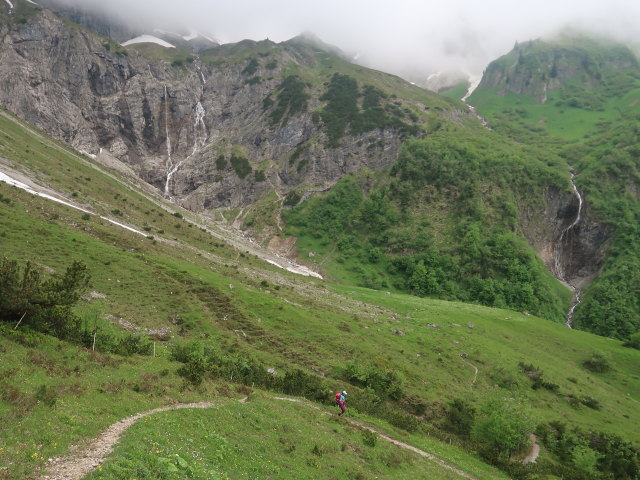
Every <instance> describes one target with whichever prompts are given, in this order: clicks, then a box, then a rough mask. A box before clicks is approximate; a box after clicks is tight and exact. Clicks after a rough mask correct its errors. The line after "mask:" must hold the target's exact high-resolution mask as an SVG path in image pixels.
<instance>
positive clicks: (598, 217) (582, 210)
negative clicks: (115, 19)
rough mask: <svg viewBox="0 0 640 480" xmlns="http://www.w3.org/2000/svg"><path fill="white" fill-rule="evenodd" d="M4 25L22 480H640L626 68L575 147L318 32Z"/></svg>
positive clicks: (24, 13)
mask: <svg viewBox="0 0 640 480" xmlns="http://www.w3.org/2000/svg"><path fill="white" fill-rule="evenodd" d="M0 12H1V14H0V35H1V37H2V42H0V102H1V104H2V105H3V108H5V109H3V110H0V178H2V179H3V181H2V182H0V251H2V255H1V258H0V289H1V294H0V356H1V358H2V361H1V362H0V425H2V426H1V427H0V430H1V432H2V439H3V444H2V446H0V478H3V479H5V478H6V479H11V480H13V479H24V478H43V477H45V476H50V477H52V476H53V477H55V476H57V475H58V473H57V472H59V471H62V470H64V472H65V474H66V473H68V472H69V471H71V470H70V468H67V467H68V465H71V467H72V468H73V470H76V469H77V468H80V467H81V465H82V464H85V465H87V470H86V471H83V472H82V475H84V473H87V474H88V475H89V477H90V478H104V479H110V480H111V479H117V480H130V479H131V478H134V477H135V478H138V479H139V480H142V479H144V480H151V479H157V478H166V479H177V478H185V477H189V478H196V479H205V478H212V477H219V478H244V477H247V476H251V477H256V478H275V477H277V478H372V477H378V478H407V479H413V478H457V479H459V478H465V479H499V480H504V479H506V478H516V479H522V480H532V479H533V478H543V477H545V478H549V479H559V478H576V479H587V480H601V479H602V478H629V479H634V478H638V476H639V475H640V473H639V472H640V458H639V456H638V445H639V442H640V438H639V437H638V431H640V428H638V427H639V425H638V421H639V419H638V416H637V415H636V412H637V401H638V395H639V394H640V380H639V379H638V376H637V366H638V364H639V360H640V353H639V352H638V350H637V348H638V334H637V333H636V332H637V330H638V328H637V315H636V312H637V309H636V308H637V301H638V300H637V299H638V298H640V295H638V294H637V293H638V291H637V286H638V284H637V281H638V278H640V276H638V275H637V272H638V268H637V262H638V260H637V259H638V258H640V256H638V255H637V253H638V249H637V246H638V244H637V241H638V240H637V239H638V238H640V236H639V235H638V232H637V228H638V225H639V224H640V223H639V222H638V221H637V220H638V217H637V212H638V210H637V205H638V202H637V201H638V195H637V193H638V191H639V190H638V188H637V179H638V175H637V158H638V156H637V145H638V142H637V134H638V128H637V125H638V123H637V121H635V122H629V120H630V119H633V118H634V117H633V111H632V110H629V111H625V112H618V113H619V115H620V116H618V117H616V116H615V115H614V114H613V113H612V110H609V109H608V107H609V106H611V105H614V104H616V102H619V99H617V97H615V96H609V97H607V96H606V95H605V93H602V92H606V91H608V90H606V89H608V88H609V85H610V84H611V82H613V81H614V79H615V78H617V77H616V76H615V75H614V74H615V72H616V71H618V70H616V68H614V67H613V66H611V65H609V64H608V63H606V62H605V63H603V65H604V66H603V67H602V69H601V72H604V73H603V74H602V78H606V79H607V83H606V85H605V84H604V83H603V84H602V85H600V84H595V83H589V82H588V81H585V83H584V84H582V83H580V85H581V86H580V88H585V89H586V88H594V89H596V90H594V91H595V92H600V93H601V94H602V98H603V99H606V101H604V100H603V105H604V107H603V108H605V107H606V108H605V110H604V113H601V112H598V113H597V114H598V115H600V114H602V115H608V118H609V120H608V121H609V122H610V123H609V124H607V126H606V128H604V129H603V131H600V132H598V131H590V132H589V137H587V138H580V139H578V140H574V141H572V142H569V141H568V140H567V139H566V138H558V137H557V136H554V135H553V134H552V132H548V131H546V130H545V129H544V128H543V126H541V125H538V126H537V128H531V124H530V123H527V112H528V111H529V110H526V109H524V107H523V112H524V113H521V112H519V111H498V110H496V111H495V112H494V113H492V112H491V111H488V110H486V109H485V107H481V106H480V105H478V108H479V111H480V113H481V114H482V115H484V116H485V117H487V119H488V121H489V123H488V126H487V125H485V123H483V122H482V121H481V120H480V119H479V118H478V117H477V115H476V114H475V113H474V112H473V110H470V109H469V108H468V106H467V105H465V104H463V103H461V102H459V101H457V100H455V99H451V98H445V97H442V96H440V95H437V94H436V93H432V92H427V91H425V90H422V89H420V88H417V87H415V86H413V85H411V84H409V83H407V82H405V81H403V80H401V79H399V78H397V77H394V76H392V75H388V74H385V73H382V72H377V71H373V70H368V69H366V68H362V67H360V66H357V65H353V64H351V63H349V61H348V59H347V58H346V56H345V55H344V54H342V53H341V52H340V50H339V49H337V48H336V47H333V46H330V45H326V44H324V43H323V42H322V41H321V40H319V39H318V38H316V37H313V36H312V35H309V34H305V35H301V36H299V37H296V38H294V39H291V40H290V41H287V42H282V43H279V44H276V43H274V42H271V41H268V40H265V41H260V42H256V41H251V40H245V41H242V42H239V43H235V44H228V45H215V46H212V47H211V48H207V49H204V50H197V49H196V50H194V49H193V48H192V47H191V46H189V45H183V44H180V42H179V41H178V39H177V38H174V40H173V42H172V41H170V40H171V39H170V38H169V37H168V36H163V35H162V34H161V33H158V32H153V29H152V30H148V29H145V30H143V31H135V32H133V31H132V32H129V33H127V34H126V35H124V34H123V37H122V38H123V40H122V43H127V42H126V41H125V39H131V38H133V36H134V35H136V36H137V35H140V34H147V35H153V36H156V37H158V36H159V35H160V36H162V38H159V37H158V38H159V39H160V40H162V41H165V42H168V43H170V44H171V45H172V46H162V45H159V44H158V43H154V42H155V41H156V40H155V39H149V38H148V37H144V38H147V39H149V40H154V41H150V42H142V43H133V44H131V45H127V46H126V47H125V46H123V45H122V44H121V43H116V42H115V41H113V40H114V36H113V32H114V31H115V30H114V29H112V30H110V31H111V32H112V33H111V38H109V34H107V35H106V36H105V35H101V34H100V32H98V31H97V29H98V27H94V26H92V25H99V24H100V22H101V21H98V20H95V18H94V15H95V12H86V11H84V10H83V9H80V10H79V11H78V12H75V13H74V12H71V13H68V12H65V11H64V10H58V12H57V13H56V12H53V11H51V10H48V9H45V8H42V7H41V6H38V5H34V4H33V3H31V2H27V1H22V0H15V2H13V3H12V6H11V7H10V6H9V3H8V2H5V3H2V4H0ZM72 15H75V17H72ZM73 18H75V19H76V20H75V21H74V20H73ZM94 20H95V21H94ZM102 21H104V19H103V20H102ZM111 21H112V20H111V19H107V20H106V25H107V26H109V25H110V24H111V23H110V22H111ZM94 28H95V30H93V29H94ZM185 36H188V35H185ZM174 37H175V36H174ZM177 37H181V35H178V36H177ZM144 38H143V39H144ZM185 41H187V40H185ZM160 43H162V42H160ZM577 43H579V44H580V45H582V42H577ZM587 45H588V43H587ZM580 48H583V47H580ZM585 48H586V47H585ZM535 51H536V49H535V48H532V49H531V52H534V53H535ZM527 52H529V50H527ZM565 57H566V58H568V56H565ZM565 57H563V58H565ZM576 58H579V57H576ZM603 61H604V60H603ZM523 62H527V60H526V58H525V56H524V54H523ZM619 70H620V71H621V72H622V77H621V78H622V79H625V78H627V79H628V78H631V77H632V72H633V66H631V67H627V66H625V65H622V66H621V67H620V68H619ZM605 74H606V75H605ZM505 79H506V77H505ZM532 81H533V80H532ZM496 88H497V87H491V88H485V87H482V88H480V90H479V91H478V92H477V95H478V97H476V98H480V96H481V95H483V94H485V95H486V96H487V98H488V97H490V96H492V95H493V96H494V97H496V98H497V99H498V100H499V99H500V98H506V99H507V100H508V101H513V102H518V101H520V100H522V99H523V98H529V97H527V95H528V94H527V93H526V92H524V93H514V92H512V93H507V94H506V95H505V96H504V97H502V96H501V95H500V94H499V93H497V90H496ZM562 88H563V89H565V91H566V92H567V93H570V91H571V89H572V88H573V87H572V80H571V79H563V81H562ZM600 88H605V90H598V89H600ZM576 91H580V90H579V89H578V90H576ZM600 93H598V94H600ZM631 93H632V90H629V91H628V94H631ZM498 97H499V98H498ZM531 98H533V97H531ZM498 100H496V101H498ZM489 105H493V104H491V103H489ZM498 105H499V104H498ZM534 105H535V106H536V107H540V108H547V109H549V108H553V109H556V108H557V109H562V108H565V107H563V106H561V105H555V102H550V101H549V100H547V102H545V103H543V104H538V103H537V102H536V101H535V100H531V101H530V102H529V103H526V107H527V108H528V107H529V106H534ZM568 108H570V109H571V108H577V107H568ZM581 108H582V107H581ZM631 108H632V107H629V109H631ZM548 111H549V112H555V113H557V114H558V115H560V113H559V110H558V111H556V110H548ZM571 111H573V110H571ZM583 111H584V112H587V110H584V109H582V110H581V112H583ZM519 115H521V116H522V118H521V119H520V121H519V120H517V119H516V116H519ZM576 116H578V115H576ZM510 118H513V119H514V121H510V120H509V119H510ZM548 125H549V127H547V128H551V126H553V124H552V123H551V122H549V124H548ZM558 125H560V123H558ZM267 246H268V248H265V247H267ZM285 255H287V256H290V257H292V258H294V259H295V260H296V263H292V261H291V260H290V259H287V258H284V256H285ZM410 294H412V295H410ZM482 304H484V306H483V305H482ZM569 308H571V312H573V318H572V317H571V315H569V317H568V318H567V311H568V310H569ZM634 309H636V310H634ZM571 321H573V325H574V326H576V327H580V328H584V329H590V330H594V331H597V333H599V334H601V335H608V336H611V337H614V338H604V336H598V335H594V334H592V333H588V332H583V331H579V330H576V329H569V328H567V327H566V326H565V322H569V324H571ZM621 340H622V341H621ZM623 341H624V343H623ZM343 390H347V391H348V392H349V394H348V398H349V402H348V407H349V408H348V415H347V417H346V418H344V417H337V416H335V415H334V414H335V413H336V412H335V410H331V409H332V408H333V409H335V405H334V404H333V398H334V394H335V392H336V391H343ZM283 395H285V396H283ZM193 402H197V403H195V405H194V404H193ZM160 407H164V408H163V409H162V410H156V408H160ZM174 407H175V408H174ZM178 407H179V408H180V409H179V410H177V408H178ZM191 407H201V408H191ZM167 409H168V410H167ZM174 410H175V411H174ZM134 414H143V415H146V416H144V418H142V417H139V420H138V421H137V422H135V419H136V418H137V417H132V418H129V417H130V416H132V415H134ZM354 417H355V418H354ZM110 425H113V430H110V431H111V432H113V431H114V430H118V429H121V428H124V427H127V426H129V425H132V426H131V427H130V428H129V429H128V430H126V432H125V433H124V434H123V435H124V436H123V437H122V438H121V440H119V443H118V444H114V445H113V446H114V447H115V450H114V451H113V454H112V455H111V456H109V457H108V458H107V459H106V461H105V463H104V464H101V465H100V466H98V467H96V465H97V464H99V463H100V462H101V461H103V458H102V457H100V456H99V455H97V454H95V453H91V452H87V451H86V448H88V447H89V446H90V445H92V444H93V440H91V439H92V438H93V439H97V440H96V441H97V442H98V443H100V442H103V441H104V440H105V438H106V439H107V440H108V439H109V438H114V436H112V435H104V436H99V435H98V434H99V433H100V432H103V431H105V430H106V429H107V428H108V427H109V426H110ZM534 433H535V435H533V434H534ZM387 442H391V443H387ZM107 443H108V442H107ZM101 447H103V448H101V451H103V452H104V451H106V450H107V448H106V447H108V445H103V444H101ZM539 447H542V448H539ZM536 451H538V453H540V452H541V453H540V456H539V457H536V454H535V453H534V452H536ZM67 454H70V455H71V459H70V460H69V459H68V458H67V460H68V461H65V459H64V458H63V459H60V458H58V457H60V456H63V455H67ZM531 455H533V457H535V462H534V463H532V464H524V463H523V462H524V459H525V457H529V458H532V457H531ZM49 459H51V460H49ZM89 459H90V461H88V460H89ZM56 469H58V470H56ZM77 471H78V472H80V471H79V470H77ZM80 475H81V473H78V475H77V476H80Z"/></svg>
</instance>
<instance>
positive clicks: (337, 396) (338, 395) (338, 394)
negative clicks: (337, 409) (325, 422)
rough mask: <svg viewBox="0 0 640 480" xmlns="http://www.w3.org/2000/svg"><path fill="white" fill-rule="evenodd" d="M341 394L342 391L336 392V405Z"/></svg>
mask: <svg viewBox="0 0 640 480" xmlns="http://www.w3.org/2000/svg"><path fill="white" fill-rule="evenodd" d="M341 396H342V393H340V392H338V393H336V405H338V404H339V403H340V397H341Z"/></svg>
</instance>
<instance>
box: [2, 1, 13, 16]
mask: <svg viewBox="0 0 640 480" xmlns="http://www.w3.org/2000/svg"><path fill="white" fill-rule="evenodd" d="M4 1H5V2H7V5H9V13H11V11H12V10H13V3H11V0H4Z"/></svg>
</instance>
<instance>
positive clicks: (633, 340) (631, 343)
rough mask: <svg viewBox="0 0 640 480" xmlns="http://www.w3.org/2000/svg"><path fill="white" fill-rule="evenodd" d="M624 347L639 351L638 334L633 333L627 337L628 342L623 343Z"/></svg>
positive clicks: (639, 339) (639, 333) (639, 338)
mask: <svg viewBox="0 0 640 480" xmlns="http://www.w3.org/2000/svg"><path fill="white" fill-rule="evenodd" d="M623 345H624V346H625V347H630V348H635V349H636V350H640V332H638V333H634V334H633V335H631V336H630V337H629V340H627V341H626V342H624V343H623Z"/></svg>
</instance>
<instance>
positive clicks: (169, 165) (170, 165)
mask: <svg viewBox="0 0 640 480" xmlns="http://www.w3.org/2000/svg"><path fill="white" fill-rule="evenodd" d="M164 130H165V135H166V139H167V140H166V143H167V163H166V169H167V180H166V182H165V184H164V196H165V197H168V196H169V180H171V175H173V173H174V172H175V170H174V168H173V162H172V160H171V137H170V136H169V95H168V94H167V86H166V85H165V86H164Z"/></svg>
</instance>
